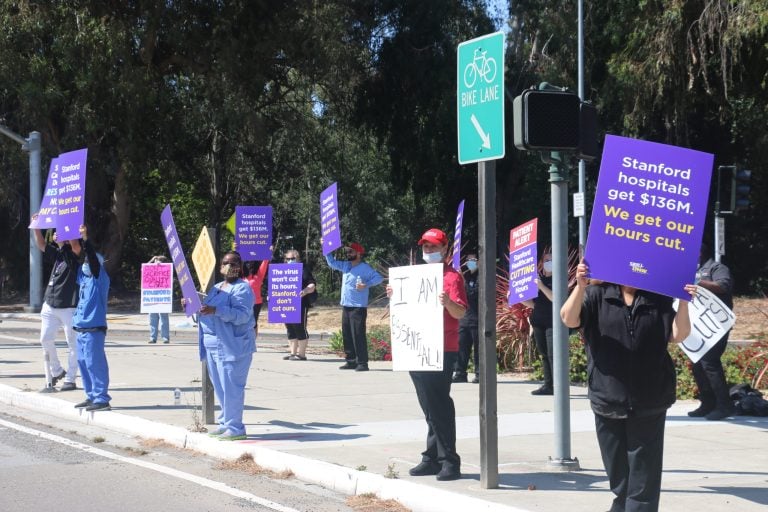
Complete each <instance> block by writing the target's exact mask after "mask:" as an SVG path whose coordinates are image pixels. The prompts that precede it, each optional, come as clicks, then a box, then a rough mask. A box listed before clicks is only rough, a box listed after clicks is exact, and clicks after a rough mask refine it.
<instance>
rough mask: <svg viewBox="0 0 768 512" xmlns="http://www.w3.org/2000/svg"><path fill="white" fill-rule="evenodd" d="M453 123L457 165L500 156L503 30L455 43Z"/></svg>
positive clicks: (502, 139) (502, 155)
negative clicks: (455, 128) (456, 131)
mask: <svg viewBox="0 0 768 512" xmlns="http://www.w3.org/2000/svg"><path fill="white" fill-rule="evenodd" d="M456 122H457V127H458V135H459V163H460V164H471V163H474V162H483V161H485V160H496V159H499V158H504V32H494V33H493V34H487V35H484V36H481V37H478V38H476V39H471V40H469V41H464V42H463V43H461V44H460V45H459V49H458V52H457V56H456Z"/></svg>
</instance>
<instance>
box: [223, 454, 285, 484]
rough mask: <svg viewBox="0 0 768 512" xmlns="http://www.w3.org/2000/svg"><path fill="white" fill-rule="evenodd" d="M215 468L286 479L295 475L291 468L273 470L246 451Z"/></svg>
mask: <svg viewBox="0 0 768 512" xmlns="http://www.w3.org/2000/svg"><path fill="white" fill-rule="evenodd" d="M214 469H225V470H228V471H241V472H243V473H247V474H249V475H264V476H268V477H269V478H274V479H277V480H285V479H286V478H291V477H293V472H292V471H291V470H289V469H286V470H284V471H272V470H271V469H266V468H263V467H262V466H259V465H258V464H256V461H255V460H253V455H251V454H250V453H244V454H242V455H241V456H240V457H238V458H237V459H235V460H227V461H223V462H220V463H218V464H216V466H214Z"/></svg>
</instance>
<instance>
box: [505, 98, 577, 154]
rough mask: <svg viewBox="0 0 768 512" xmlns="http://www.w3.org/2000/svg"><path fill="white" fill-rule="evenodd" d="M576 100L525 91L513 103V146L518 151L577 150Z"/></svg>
mask: <svg viewBox="0 0 768 512" xmlns="http://www.w3.org/2000/svg"><path fill="white" fill-rule="evenodd" d="M580 104H581V100H579V97H578V96H577V95H575V94H573V93H570V92H563V91H539V90H535V89H528V90H525V91H523V93H522V94H521V95H520V96H518V97H517V98H515V100H514V101H513V102H512V112H513V126H514V143H515V147H516V148H517V149H521V150H546V151H575V150H577V149H578V148H579V119H580V114H579V110H580V109H579V105H580Z"/></svg>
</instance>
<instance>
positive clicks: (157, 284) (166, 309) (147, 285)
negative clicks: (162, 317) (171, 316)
mask: <svg viewBox="0 0 768 512" xmlns="http://www.w3.org/2000/svg"><path fill="white" fill-rule="evenodd" d="M171 311H173V265H172V264H171V263H143V264H142V265H141V312H142V313H170V312H171Z"/></svg>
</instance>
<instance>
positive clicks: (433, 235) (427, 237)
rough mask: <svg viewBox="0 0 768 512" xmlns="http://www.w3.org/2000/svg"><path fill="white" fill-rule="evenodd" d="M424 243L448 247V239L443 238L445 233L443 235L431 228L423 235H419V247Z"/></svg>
mask: <svg viewBox="0 0 768 512" xmlns="http://www.w3.org/2000/svg"><path fill="white" fill-rule="evenodd" d="M424 242H429V243H431V244H435V245H448V237H447V236H445V233H443V232H442V231H440V230H439V229H437V228H432V229H430V230H428V231H426V232H425V233H424V234H423V235H421V240H419V245H423V244H424Z"/></svg>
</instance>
